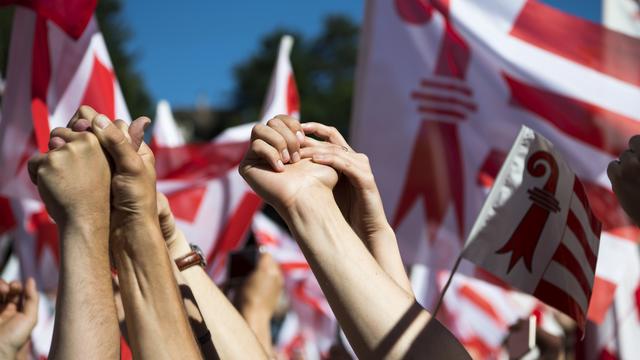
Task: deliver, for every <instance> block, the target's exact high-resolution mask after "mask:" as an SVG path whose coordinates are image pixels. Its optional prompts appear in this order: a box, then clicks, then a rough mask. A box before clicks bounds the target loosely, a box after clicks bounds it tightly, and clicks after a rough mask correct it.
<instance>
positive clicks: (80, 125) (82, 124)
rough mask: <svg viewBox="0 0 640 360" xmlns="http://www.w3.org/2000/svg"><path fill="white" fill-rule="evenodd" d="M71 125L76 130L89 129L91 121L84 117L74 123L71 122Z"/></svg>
mask: <svg viewBox="0 0 640 360" xmlns="http://www.w3.org/2000/svg"><path fill="white" fill-rule="evenodd" d="M69 127H70V128H71V130H73V131H76V132H83V131H89V130H91V121H89V120H87V119H84V118H82V119H78V120H77V121H75V122H74V123H73V124H70V125H69Z"/></svg>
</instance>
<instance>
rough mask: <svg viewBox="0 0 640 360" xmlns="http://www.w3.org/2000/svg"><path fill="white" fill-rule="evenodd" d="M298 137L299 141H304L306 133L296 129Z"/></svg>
mask: <svg viewBox="0 0 640 360" xmlns="http://www.w3.org/2000/svg"><path fill="white" fill-rule="evenodd" d="M296 137H297V138H298V141H300V142H303V141H304V135H303V134H302V133H301V132H300V131H296Z"/></svg>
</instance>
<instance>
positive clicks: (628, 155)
mask: <svg viewBox="0 0 640 360" xmlns="http://www.w3.org/2000/svg"><path fill="white" fill-rule="evenodd" d="M634 158H636V156H635V154H634V153H633V151H631V150H629V149H627V150H625V151H623V152H622V154H620V162H621V163H622V166H625V165H629V164H631V162H632V161H634Z"/></svg>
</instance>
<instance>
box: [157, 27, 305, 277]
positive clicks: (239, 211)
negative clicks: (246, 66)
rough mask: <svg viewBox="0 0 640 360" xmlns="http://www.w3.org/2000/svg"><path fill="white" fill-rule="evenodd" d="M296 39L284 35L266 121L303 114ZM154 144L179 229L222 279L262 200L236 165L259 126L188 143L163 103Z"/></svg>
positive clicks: (160, 182) (213, 273)
mask: <svg viewBox="0 0 640 360" xmlns="http://www.w3.org/2000/svg"><path fill="white" fill-rule="evenodd" d="M292 46H293V38H291V37H290V36H284V37H283V38H282V40H281V42H280V49H279V51H278V58H277V61H276V64H275V67H274V73H273V75H272V78H271V83H270V86H269V89H268V93H267V96H266V100H265V106H264V109H263V115H262V119H261V120H262V121H263V122H266V121H267V120H269V119H271V118H272V117H273V116H275V115H278V114H289V115H293V116H297V115H298V114H299V109H300V102H299V99H298V92H297V89H296V86H295V80H294V77H293V70H292V67H291V62H290V60H289V55H290V52H291V48H292ZM157 117H158V119H157V120H156V124H155V125H154V135H153V140H152V145H153V151H154V154H155V156H156V168H157V173H158V190H159V191H161V192H162V193H164V194H165V195H166V196H167V198H168V199H169V203H170V204H171V209H172V210H173V213H174V215H175V217H176V222H177V225H178V226H179V227H180V228H181V229H182V231H184V233H185V235H186V237H187V239H189V241H190V242H192V243H194V244H197V245H198V246H200V248H201V249H202V250H203V252H204V254H205V255H206V256H207V262H208V263H209V272H210V274H211V276H212V277H213V279H214V280H216V281H220V280H222V279H223V278H224V277H225V274H226V261H227V255H228V253H229V252H230V251H231V250H233V249H235V248H237V247H238V246H240V245H241V244H242V241H243V240H244V239H245V237H246V234H247V232H248V230H249V228H250V226H251V220H252V218H253V215H254V214H255V213H256V211H258V210H259V209H260V207H261V206H262V200H261V199H260V198H259V197H258V196H257V195H256V194H255V193H254V192H253V191H252V190H251V189H250V188H249V186H248V185H247V184H246V182H245V181H244V180H243V179H242V177H241V176H240V175H239V173H238V169H237V166H238V164H239V163H240V161H241V160H242V158H243V156H244V153H245V152H246V150H247V148H248V146H249V140H250V138H251V128H252V127H253V126H254V125H255V123H251V124H245V125H241V126H237V127H234V128H230V129H227V130H225V131H224V132H223V133H222V134H220V135H219V136H218V137H216V138H215V139H214V140H213V141H212V142H210V143H205V144H184V140H183V139H182V137H181V135H180V134H179V133H178V128H177V126H176V125H175V121H174V120H173V116H172V115H171V114H170V109H168V106H166V107H165V106H163V105H159V111H158V114H157Z"/></svg>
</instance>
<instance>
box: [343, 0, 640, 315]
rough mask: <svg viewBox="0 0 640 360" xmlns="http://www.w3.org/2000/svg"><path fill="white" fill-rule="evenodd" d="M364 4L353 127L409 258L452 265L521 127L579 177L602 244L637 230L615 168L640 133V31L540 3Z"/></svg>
mask: <svg viewBox="0 0 640 360" xmlns="http://www.w3.org/2000/svg"><path fill="white" fill-rule="evenodd" d="M366 4H367V9H366V17H365V22H364V26H363V37H362V43H361V45H360V57H359V62H358V74H357V84H356V94H355V102H354V123H353V125H352V134H351V135H352V136H351V138H352V142H353V145H354V147H356V148H358V149H359V150H360V151H362V152H364V153H367V154H368V155H369V158H370V159H371V163H372V167H373V169H374V170H375V172H376V179H377V180H378V183H379V188H380V192H381V195H382V197H383V201H384V204H385V210H386V213H387V214H389V215H390V223H391V224H392V225H393V226H394V228H395V230H396V234H397V236H398V241H399V245H400V250H401V253H402V256H403V259H404V261H405V262H406V263H408V264H424V265H426V266H428V267H429V268H430V269H432V270H433V271H432V272H433V273H436V272H437V270H438V269H447V270H448V269H451V267H452V266H453V263H454V261H455V259H456V257H457V255H458V254H459V252H460V251H461V249H462V247H463V244H464V240H465V239H466V237H467V234H468V233H469V231H470V230H471V225H472V224H473V221H474V219H475V218H476V216H477V214H478V212H479V211H480V208H481V206H482V203H483V201H484V199H485V197H486V190H485V189H486V187H487V185H490V183H491V182H492V181H493V176H495V173H497V169H499V168H500V165H501V163H502V161H503V159H504V158H505V155H506V153H507V152H508V150H509V148H510V146H511V144H512V141H513V139H514V138H515V137H516V135H517V133H518V131H519V129H520V127H521V126H522V125H526V126H528V127H529V128H531V129H533V130H535V131H536V132H538V133H539V134H541V135H543V136H544V137H545V138H547V139H549V140H551V141H552V142H553V144H555V147H556V150H557V152H558V153H559V154H561V155H562V157H563V158H564V159H565V160H566V161H567V162H568V163H570V164H571V167H572V169H573V170H574V171H575V173H576V174H577V175H578V176H579V177H580V179H581V181H582V183H583V185H584V188H585V192H586V193H587V196H588V198H589V202H590V204H591V207H592V210H593V212H594V213H595V214H596V215H597V216H598V218H599V219H600V220H601V221H602V224H603V229H602V230H603V232H602V238H603V244H607V243H610V242H609V241H606V242H605V241H604V240H605V239H607V240H608V239H613V240H615V241H637V236H638V229H637V228H636V227H635V226H633V225H632V223H631V222H630V221H629V219H628V218H627V217H626V215H625V214H624V212H623V211H622V209H621V208H620V206H619V205H618V202H617V199H616V198H615V196H614V194H613V192H612V191H611V186H610V183H609V180H608V178H607V176H606V168H607V164H608V163H609V162H610V161H611V160H613V159H615V158H617V156H618V155H619V154H620V153H621V152H622V151H623V150H624V149H626V147H627V141H628V139H629V138H630V137H631V136H632V135H635V134H637V133H640V123H639V122H638V114H640V105H638V104H639V103H638V101H637V99H638V98H639V97H640V67H638V66H637V59H638V57H640V41H639V40H638V39H635V38H632V37H629V36H627V35H624V34H621V33H618V32H615V31H612V30H609V29H607V28H605V27H603V26H601V25H599V24H595V23H592V22H589V21H586V20H582V19H579V18H577V17H574V16H571V15H568V14H565V13H563V12H561V11H558V10H556V9H554V8H552V7H550V6H548V5H545V4H543V3H541V2H538V1H527V0H484V1H475V0H448V1H445V0H432V1H426V0H394V1H384V0H372V1H369V2H367V3H366ZM389 149H393V151H389ZM492 174H493V175H492ZM463 268H464V267H463ZM465 271H466V272H467V273H468V274H470V275H473V274H475V270H473V268H472V267H466V268H465ZM596 274H597V272H596ZM426 278H427V280H428V281H429V282H430V284H429V286H424V289H427V290H425V293H424V294H422V293H421V294H416V295H417V296H418V297H419V298H421V299H423V300H424V302H423V304H424V305H425V306H427V307H430V306H433V305H434V303H435V300H436V299H437V291H436V290H437V286H435V275H433V274H432V275H429V276H427V277H426ZM615 285H616V284H614V286H615ZM596 289H597V287H596ZM595 291H596V290H594V292H595ZM598 293H601V292H600V291H598ZM605 300H606V299H605ZM605 302H606V301H605ZM610 304H611V302H609V305H610ZM605 308H606V306H605Z"/></svg>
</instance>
